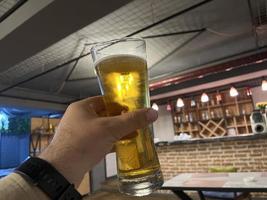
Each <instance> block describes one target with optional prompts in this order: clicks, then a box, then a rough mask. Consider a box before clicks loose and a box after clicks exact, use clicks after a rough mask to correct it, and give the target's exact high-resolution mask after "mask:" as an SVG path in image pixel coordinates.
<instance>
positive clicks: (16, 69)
mask: <svg viewBox="0 0 267 200" xmlns="http://www.w3.org/2000/svg"><path fill="white" fill-rule="evenodd" d="M266 4H267V1H266V0H234V1H225V0H134V1H130V0H116V1H115V0H114V1H104V0H91V1H86V0H76V1H70V0H43V1H42V2H39V3H37V1H34V0H28V1H25V0H0V55H1V59H0V96H3V97H9V98H18V99H24V100H36V101H45V102H50V103H62V104H66V103H69V102H71V101H74V100H77V99H80V98H84V97H87V96H93V95H98V94H100V90H99V87H98V84H97V80H96V77H95V72H94V69H93V64H92V59H91V56H90V53H89V52H90V48H91V47H92V44H93V43H96V42H102V41H107V40H112V39H117V38H122V37H125V36H131V37H143V38H145V40H146V43H147V61H148V67H149V75H150V82H151V83H153V82H157V81H159V80H162V79H166V78H169V77H173V76H177V75H179V74H184V73H187V72H188V71H192V70H199V69H200V68H201V69H202V68H203V67H205V66H212V65H213V64H214V63H222V62H225V61H226V60H229V59H236V57H238V58H239V57H242V56H245V55H246V56H247V55H250V54H256V53H259V52H265V51H266V50H267V49H265V46H266V44H267V26H266V23H267V18H266V12H267V10H266ZM16 5H17V6H16ZM14 6H15V7H14ZM12 8H13V9H12ZM7 14H8V15H7ZM3 16H4V17H3ZM255 70H258V68H255ZM228 73H229V72H228ZM240 73H248V72H247V71H246V70H243V71H242V70H240ZM206 81H207V80H206ZM192 83H194V84H198V83H197V82H196V81H192ZM176 88H177V87H176Z"/></svg>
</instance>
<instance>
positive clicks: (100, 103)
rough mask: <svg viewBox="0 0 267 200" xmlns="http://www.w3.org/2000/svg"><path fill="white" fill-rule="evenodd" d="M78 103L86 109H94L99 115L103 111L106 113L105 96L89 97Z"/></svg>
mask: <svg viewBox="0 0 267 200" xmlns="http://www.w3.org/2000/svg"><path fill="white" fill-rule="evenodd" d="M77 103H78V104H80V105H81V106H82V107H84V108H85V109H88V110H89V111H93V112H95V113H96V114H98V115H99V114H100V115H102V114H103V113H106V107H105V103H104V97H103V96H94V97H89V98H86V99H83V100H81V101H79V102H77Z"/></svg>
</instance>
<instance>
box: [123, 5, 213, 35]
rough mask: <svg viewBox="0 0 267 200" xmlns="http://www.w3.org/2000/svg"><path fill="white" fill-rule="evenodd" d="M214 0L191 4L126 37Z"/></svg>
mask: <svg viewBox="0 0 267 200" xmlns="http://www.w3.org/2000/svg"><path fill="white" fill-rule="evenodd" d="M212 1H214V0H206V1H202V2H200V3H197V4H194V5H193V6H190V7H188V8H186V9H183V10H181V11H179V12H177V13H174V14H173V15H170V16H168V17H165V18H163V19H162V20H159V21H157V22H155V23H153V24H150V25H148V26H146V27H144V28H142V29H139V30H137V31H135V32H133V33H131V34H128V35H127V36H126V37H132V36H134V35H137V34H139V33H141V32H144V31H146V30H148V29H150V28H152V27H154V26H157V25H159V24H162V23H164V22H166V21H168V20H170V19H173V18H175V17H178V16H180V15H182V14H185V13H187V12H189V11H192V10H194V9H196V8H198V7H200V6H202V5H204V4H207V3H209V2H212Z"/></svg>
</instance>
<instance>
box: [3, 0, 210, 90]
mask: <svg viewBox="0 0 267 200" xmlns="http://www.w3.org/2000/svg"><path fill="white" fill-rule="evenodd" d="M211 1H214V0H205V1H202V2H200V3H197V4H195V5H193V6H190V7H188V8H186V9H183V10H182V11H179V12H177V13H175V14H173V15H171V16H168V17H166V18H164V19H162V20H159V21H158V22H155V23H153V24H151V25H149V26H146V27H144V28H142V29H139V30H137V31H135V32H133V33H131V34H128V35H127V36H126V37H131V36H134V35H136V34H138V33H141V32H143V31H145V30H148V29H150V28H152V27H154V26H156V25H159V24H161V23H163V22H166V21H168V20H170V19H172V18H174V17H178V16H180V15H182V14H184V13H187V12H189V11H191V10H193V9H196V8H198V7H200V6H202V5H204V4H206V3H209V2H211ZM88 55H90V52H88V53H85V54H83V55H81V56H78V57H76V58H73V59H71V60H69V61H66V62H64V63H62V64H60V65H57V66H56V67H54V68H51V69H49V70H47V71H45V72H42V73H40V74H37V75H35V76H32V77H30V78H28V79H26V80H23V81H20V82H18V83H15V84H13V85H11V86H9V87H6V88H4V89H2V90H0V94H1V93H3V92H5V91H7V90H10V89H12V88H14V87H17V86H19V85H21V84H23V83H26V82H28V81H31V80H33V79H35V78H38V77H40V76H42V75H45V74H48V73H50V72H53V71H55V70H57V69H60V68H63V67H64V66H65V65H68V64H71V63H72V62H76V61H78V60H79V59H81V58H83V57H86V56H88ZM90 78H91V77H90Z"/></svg>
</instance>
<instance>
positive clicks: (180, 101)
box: [176, 98, 184, 108]
mask: <svg viewBox="0 0 267 200" xmlns="http://www.w3.org/2000/svg"><path fill="white" fill-rule="evenodd" d="M176 106H177V107H178V108H182V107H184V101H183V99H181V98H178V99H177V102H176Z"/></svg>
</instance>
